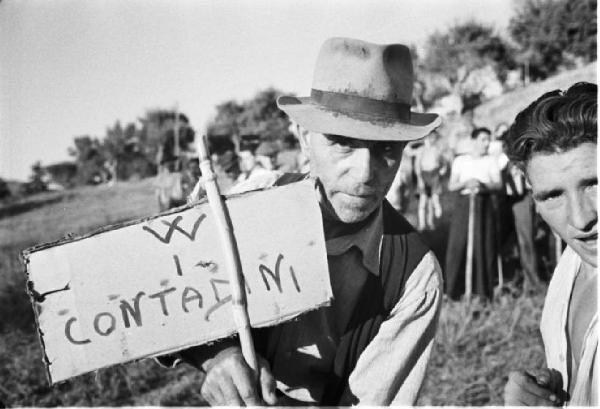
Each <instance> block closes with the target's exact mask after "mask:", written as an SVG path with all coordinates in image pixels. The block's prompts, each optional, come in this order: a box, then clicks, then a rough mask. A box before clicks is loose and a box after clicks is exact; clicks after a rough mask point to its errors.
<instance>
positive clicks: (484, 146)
mask: <svg viewBox="0 0 600 409" xmlns="http://www.w3.org/2000/svg"><path fill="white" fill-rule="evenodd" d="M490 141H491V136H490V134H489V133H487V132H479V134H477V136H476V137H475V138H474V139H473V150H474V151H475V152H476V153H477V154H479V155H485V154H486V153H487V151H488V149H489V147H490Z"/></svg>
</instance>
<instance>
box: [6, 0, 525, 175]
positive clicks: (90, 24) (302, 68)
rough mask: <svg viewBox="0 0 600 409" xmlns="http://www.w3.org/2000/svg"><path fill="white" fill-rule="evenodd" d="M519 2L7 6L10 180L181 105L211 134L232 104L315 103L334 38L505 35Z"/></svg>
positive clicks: (110, 0)
mask: <svg viewBox="0 0 600 409" xmlns="http://www.w3.org/2000/svg"><path fill="white" fill-rule="evenodd" d="M513 1H514V0H395V1H392V0H390V1H388V0H369V1H365V0H344V1H342V0H335V1H334V0H302V1H299V0H277V1H274V0H269V1H267V0H252V1H250V0H245V1H242V0H210V1H208V0H193V1H192V0H189V1H188V0H168V1H167V0H160V1H159V0H143V1H142V0H131V1H121V0H103V1H100V0H86V1H79V0H54V1H51V2H49V1H47V0H29V1H19V0H4V1H2V2H0V38H2V41H1V42H0V178H4V179H18V180H26V179H27V177H28V176H29V175H30V173H31V172H30V169H31V165H32V164H33V163H34V162H35V161H38V160H39V161H41V162H42V165H49V164H51V163H54V162H58V161H63V160H68V159H69V156H68V153H67V149H68V147H69V146H71V145H72V142H73V138H74V137H76V136H81V135H91V136H97V137H102V136H103V135H104V134H105V130H106V128H107V127H108V126H111V125H113V124H114V123H115V122H116V121H117V120H119V121H121V123H128V122H134V121H136V120H137V118H139V117H141V116H143V115H144V113H145V111H146V110H148V109H152V108H174V107H175V106H176V105H177V106H178V107H179V110H180V111H181V112H184V113H185V114H186V115H188V117H189V118H190V120H191V124H192V126H193V127H194V128H195V129H196V130H197V131H199V132H203V130H204V128H205V125H206V123H207V122H208V121H209V120H210V118H211V117H212V116H213V115H214V114H215V110H214V108H215V106H216V105H217V104H219V103H221V102H224V101H226V100H230V99H235V100H238V101H243V100H246V99H249V98H252V97H253V96H254V94H255V93H256V92H257V91H259V90H262V89H265V88H267V87H269V86H273V87H276V88H278V89H280V90H282V91H284V92H290V93H295V94H297V95H300V96H303V95H308V93H309V90H310V85H311V81H312V78H311V77H312V72H313V66H314V62H315V59H316V57H317V53H318V50H319V47H320V45H321V44H322V42H323V41H324V40H325V39H326V38H328V37H333V36H342V37H353V38H359V39H362V40H366V41H371V42H375V43H404V44H407V45H408V44H415V45H417V46H422V45H423V44H424V42H425V41H426V39H427V36H428V35H430V34H431V33H433V32H434V31H436V30H438V31H444V30H445V29H447V28H448V27H449V26H451V25H452V24H456V23H459V22H463V21H466V20H468V19H475V20H477V21H480V22H484V23H488V24H491V25H493V26H494V27H495V28H496V29H497V30H498V31H499V32H500V33H503V32H504V30H505V29H506V26H507V24H508V21H509V19H510V17H511V15H512V12H513V7H514V4H513Z"/></svg>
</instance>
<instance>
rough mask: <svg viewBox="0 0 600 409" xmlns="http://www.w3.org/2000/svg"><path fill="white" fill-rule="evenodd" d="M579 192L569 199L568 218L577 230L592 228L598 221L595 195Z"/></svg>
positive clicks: (585, 230) (583, 230)
mask: <svg viewBox="0 0 600 409" xmlns="http://www.w3.org/2000/svg"><path fill="white" fill-rule="evenodd" d="M592 196H593V195H586V194H585V193H581V194H578V195H576V196H575V197H573V198H571V200H570V201H569V204H570V205H569V209H568V212H569V218H570V222H571V226H573V227H574V228H576V229H577V230H579V231H582V232H587V231H589V230H592V229H593V228H594V226H595V225H596V223H597V222H598V209H597V204H596V197H595V196H593V197H592Z"/></svg>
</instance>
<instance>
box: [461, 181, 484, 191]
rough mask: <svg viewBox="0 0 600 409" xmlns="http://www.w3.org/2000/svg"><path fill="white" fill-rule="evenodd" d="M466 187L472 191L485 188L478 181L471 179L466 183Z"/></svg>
mask: <svg viewBox="0 0 600 409" xmlns="http://www.w3.org/2000/svg"><path fill="white" fill-rule="evenodd" d="M465 187H466V188H467V189H469V190H471V191H479V190H483V189H484V188H485V185H484V184H483V183H481V182H480V181H479V180H477V179H469V180H467V181H466V182H465Z"/></svg>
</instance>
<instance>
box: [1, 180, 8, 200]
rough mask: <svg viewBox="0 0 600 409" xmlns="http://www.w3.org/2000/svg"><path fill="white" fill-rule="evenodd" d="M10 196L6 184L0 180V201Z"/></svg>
mask: <svg viewBox="0 0 600 409" xmlns="http://www.w3.org/2000/svg"><path fill="white" fill-rule="evenodd" d="M10 195H11V191H10V188H9V187H8V183H6V182H5V181H4V179H2V178H0V200H2V199H6V198H7V197H10Z"/></svg>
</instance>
